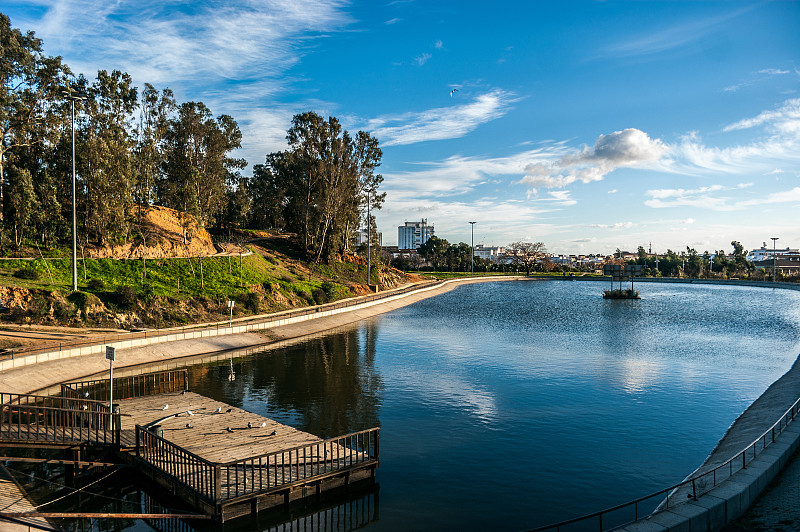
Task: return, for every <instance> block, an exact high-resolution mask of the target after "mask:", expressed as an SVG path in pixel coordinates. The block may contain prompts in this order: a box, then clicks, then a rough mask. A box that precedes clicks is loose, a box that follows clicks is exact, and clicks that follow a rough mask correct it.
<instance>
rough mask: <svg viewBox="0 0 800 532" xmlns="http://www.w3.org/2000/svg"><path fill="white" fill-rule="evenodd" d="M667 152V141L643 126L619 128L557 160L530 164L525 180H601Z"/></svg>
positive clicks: (536, 183)
mask: <svg viewBox="0 0 800 532" xmlns="http://www.w3.org/2000/svg"><path fill="white" fill-rule="evenodd" d="M666 151H667V148H666V146H665V145H664V143H662V142H661V141H660V140H659V139H651V138H650V137H649V136H648V135H647V133H645V132H644V131H641V130H639V129H635V128H630V129H625V130H623V131H615V132H614V133H610V134H608V135H600V136H599V137H598V138H597V141H596V142H595V143H594V146H593V147H591V148H589V147H588V146H585V147H584V148H583V149H582V150H579V151H577V152H574V153H570V154H568V155H565V156H564V157H562V158H560V159H558V160H555V161H548V162H537V163H531V164H529V165H528V166H527V167H526V168H525V177H524V178H522V182H523V183H525V184H527V185H530V186H531V187H532V188H534V189H536V188H538V187H540V186H541V187H546V188H556V187H564V186H567V185H569V184H571V183H574V182H575V181H583V182H584V183H589V182H591V181H599V180H601V179H603V177H605V176H606V175H607V174H608V173H609V172H612V171H613V170H615V169H617V168H622V167H630V166H639V165H642V164H645V163H653V162H655V161H657V160H658V159H660V158H661V157H662V156H663V155H664V154H665V153H666Z"/></svg>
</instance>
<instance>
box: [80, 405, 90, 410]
mask: <svg viewBox="0 0 800 532" xmlns="http://www.w3.org/2000/svg"><path fill="white" fill-rule="evenodd" d="M81 410H89V407H88V406H86V405H81Z"/></svg>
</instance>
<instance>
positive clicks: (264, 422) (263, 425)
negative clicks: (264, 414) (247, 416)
mask: <svg viewBox="0 0 800 532" xmlns="http://www.w3.org/2000/svg"><path fill="white" fill-rule="evenodd" d="M266 426H267V422H266V421H262V422H261V428H262V429H263V428H264V427H266Z"/></svg>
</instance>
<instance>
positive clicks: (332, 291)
mask: <svg viewBox="0 0 800 532" xmlns="http://www.w3.org/2000/svg"><path fill="white" fill-rule="evenodd" d="M321 288H322V291H323V292H325V296H326V297H327V298H328V301H332V300H334V299H336V285H335V284H333V283H331V282H330V281H323V282H322V286H321Z"/></svg>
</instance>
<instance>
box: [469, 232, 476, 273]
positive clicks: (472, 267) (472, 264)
mask: <svg viewBox="0 0 800 532" xmlns="http://www.w3.org/2000/svg"><path fill="white" fill-rule="evenodd" d="M469 225H470V229H471V230H472V249H471V250H470V257H469V272H470V273H471V274H474V273H475V222H470V223H469Z"/></svg>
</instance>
